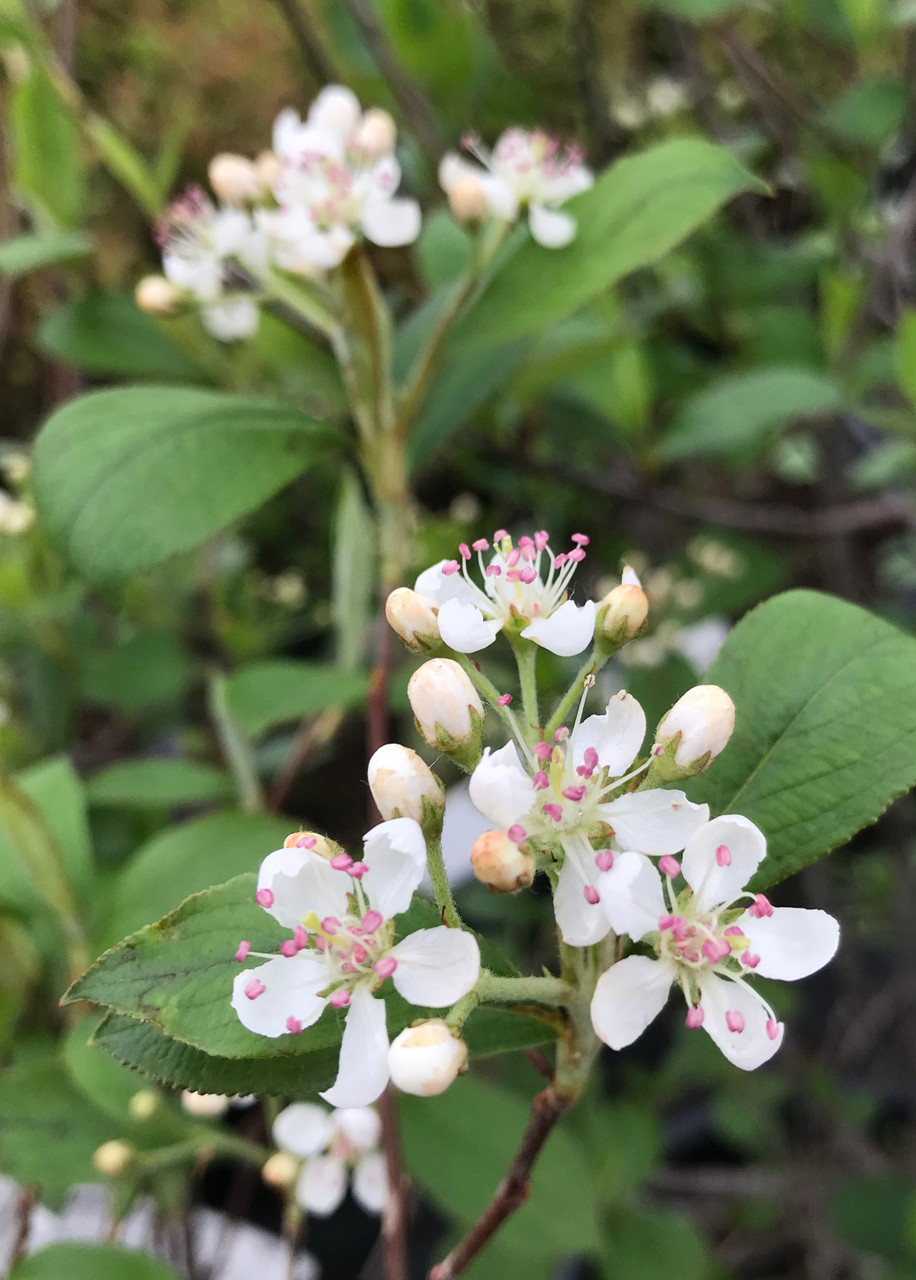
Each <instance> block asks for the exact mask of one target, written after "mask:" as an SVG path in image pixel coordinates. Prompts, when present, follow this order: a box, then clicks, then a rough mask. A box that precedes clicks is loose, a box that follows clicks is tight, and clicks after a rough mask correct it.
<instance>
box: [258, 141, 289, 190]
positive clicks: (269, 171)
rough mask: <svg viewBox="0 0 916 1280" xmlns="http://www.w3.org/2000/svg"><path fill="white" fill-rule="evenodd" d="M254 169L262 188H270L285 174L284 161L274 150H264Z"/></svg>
mask: <svg viewBox="0 0 916 1280" xmlns="http://www.w3.org/2000/svg"><path fill="white" fill-rule="evenodd" d="M254 171H255V173H256V174H257V178H258V182H259V183H260V185H261V187H262V189H264V190H269V189H270V188H272V187H273V185H274V183H275V182H276V181H277V180H278V179H279V178H281V177H282V176H283V161H282V160H281V159H280V157H279V156H278V155H275V154H274V153H273V151H262V152H261V154H260V155H259V156H258V158H257V159H256V160H255V162H254Z"/></svg>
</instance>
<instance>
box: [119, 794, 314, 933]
mask: <svg viewBox="0 0 916 1280" xmlns="http://www.w3.org/2000/svg"><path fill="white" fill-rule="evenodd" d="M289 829H290V821H289V819H288V818H275V817H272V816H269V815H267V814H259V813H211V814H207V815H206V816H205V817H202V818H193V819H191V821H189V822H183V823H181V824H180V825H178V826H174V827H168V828H166V830H165V831H160V832H159V834H158V835H155V836H153V838H152V839H151V840H148V841H147V842H146V844H144V845H142V846H141V847H140V848H139V849H138V850H137V852H136V853H135V854H134V855H133V857H132V858H131V859H130V861H129V863H128V864H127V866H126V867H125V868H124V869H123V871H122V872H121V873H120V875H119V876H118V879H117V882H116V884H115V887H114V892H113V895H112V901H111V905H110V914H109V921H108V926H107V928H106V931H105V937H106V938H107V939H108V940H110V941H114V940H116V939H117V938H120V937H123V936H124V934H126V933H131V932H132V931H133V930H134V929H139V928H141V926H142V925H144V924H147V923H148V922H149V921H150V920H155V919H157V918H158V917H159V916H164V915H165V913H166V912H167V911H170V910H172V909H173V908H174V907H175V906H176V905H177V904H178V903H180V902H181V901H182V899H184V898H187V897H188V896H189V895H190V894H192V893H199V892H200V891H201V890H202V889H208V888H209V887H210V885H212V884H219V883H221V882H222V881H223V880H225V879H226V877H227V876H229V877H231V876H236V875H240V874H242V873H243V872H245V871H252V870H254V869H255V868H257V867H258V865H259V864H260V862H261V860H262V859H263V858H266V857H267V855H268V853H270V852H271V850H273V849H279V848H280V847H281V846H282V844H283V841H284V839H285V837H286V836H287V835H288V834H289ZM262 914H263V913H262ZM241 936H242V935H241V934H240V935H239V938H237V939H236V944H235V945H236V946H237V945H238V942H239V939H240V938H241ZM230 941H231V939H230ZM227 945H228V943H227ZM230 950H231V951H234V950H235V947H234V946H233V947H231V948H230Z"/></svg>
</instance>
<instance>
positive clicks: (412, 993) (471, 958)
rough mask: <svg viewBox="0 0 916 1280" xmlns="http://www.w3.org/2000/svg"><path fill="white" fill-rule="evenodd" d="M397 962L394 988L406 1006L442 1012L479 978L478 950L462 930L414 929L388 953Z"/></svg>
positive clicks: (440, 927) (473, 938)
mask: <svg viewBox="0 0 916 1280" xmlns="http://www.w3.org/2000/svg"><path fill="white" fill-rule="evenodd" d="M388 954H389V955H390V956H392V957H393V958H394V959H395V960H397V962H398V967H397V969H395V971H394V977H393V981H394V985H395V987H397V989H398V991H399V992H400V993H401V995H402V996H403V997H404V999H405V1000H407V1001H408V1002H409V1003H410V1004H418V1005H421V1006H423V1007H424V1008H426V1007H429V1008H431V1009H442V1008H444V1007H445V1006H446V1005H450V1004H454V1003H455V1001H456V1000H460V999H461V997H462V996H465V995H467V993H468V992H469V991H470V989H471V987H473V986H474V984H475V983H476V982H477V979H478V978H479V977H480V949H479V947H478V946H477V939H476V938H475V937H474V936H473V934H470V933H465V931H464V930H463V929H447V928H446V927H445V925H438V926H437V927H436V928H435V929H418V930H417V932H416V933H411V934H408V935H407V937H406V938H404V940H403V941H402V942H399V943H398V944H397V946H395V947H392V948H391V950H390V951H389V952H388Z"/></svg>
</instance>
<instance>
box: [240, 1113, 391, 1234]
mask: <svg viewBox="0 0 916 1280" xmlns="http://www.w3.org/2000/svg"><path fill="white" fill-rule="evenodd" d="M381 1132H382V1125H381V1121H380V1119H379V1117H378V1113H377V1112H376V1111H374V1110H373V1108H372V1107H341V1108H336V1109H335V1110H333V1111H328V1110H327V1108H325V1107H320V1106H318V1105H317V1104H315V1103H309V1102H294V1103H292V1104H291V1105H290V1106H288V1107H286V1108H284V1110H283V1111H281V1112H280V1114H279V1115H278V1116H277V1118H276V1120H275V1121H274V1124H273V1140H274V1142H275V1144H276V1146H277V1148H278V1150H277V1152H276V1153H275V1154H274V1155H273V1156H271V1157H270V1159H269V1160H268V1161H267V1162H266V1164H265V1165H264V1169H263V1176H264V1180H265V1181H266V1182H268V1183H270V1184H272V1185H274V1186H278V1187H284V1188H286V1187H290V1188H292V1190H293V1194H294V1196H295V1199H296V1203H297V1204H298V1205H299V1207H300V1208H301V1209H304V1210H305V1211H306V1213H311V1214H313V1215H314V1216H315V1217H318V1218H326V1217H329V1216H330V1215H331V1214H332V1213H333V1212H334V1210H335V1209H337V1208H339V1206H340V1205H341V1204H342V1202H343V1199H344V1196H345V1195H346V1193H347V1186H348V1184H349V1186H350V1187H351V1189H352V1191H353V1196H354V1199H355V1200H356V1201H357V1203H358V1204H359V1205H361V1206H362V1208H363V1209H365V1210H366V1212H367V1213H381V1212H382V1210H383V1209H384V1207H385V1201H386V1199H387V1196H388V1178H387V1173H386V1168H385V1157H384V1156H383V1154H382V1152H381V1151H380V1150H379V1141H380V1138H381Z"/></svg>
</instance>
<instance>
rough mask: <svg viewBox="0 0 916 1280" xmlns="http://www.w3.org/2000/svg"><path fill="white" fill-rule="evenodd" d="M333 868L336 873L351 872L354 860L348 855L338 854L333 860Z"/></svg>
mask: <svg viewBox="0 0 916 1280" xmlns="http://www.w3.org/2000/svg"><path fill="white" fill-rule="evenodd" d="M331 866H332V867H333V868H334V870H335V871H349V869H350V868H351V867H352V866H353V859H352V858H351V857H350V855H349V854H348V853H338V854H336V855H335V856H334V857H333V858H332V859H331Z"/></svg>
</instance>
